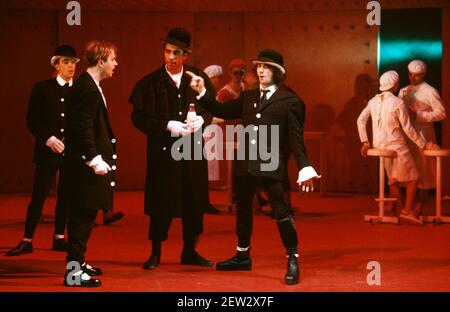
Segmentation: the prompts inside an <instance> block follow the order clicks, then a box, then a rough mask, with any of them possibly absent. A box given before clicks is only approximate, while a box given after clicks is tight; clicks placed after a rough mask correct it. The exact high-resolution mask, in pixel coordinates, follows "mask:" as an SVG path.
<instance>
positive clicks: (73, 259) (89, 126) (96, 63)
mask: <svg viewBox="0 0 450 312" xmlns="http://www.w3.org/2000/svg"><path fill="white" fill-rule="evenodd" d="M116 50H117V49H116V47H115V46H114V45H113V44H111V43H108V42H103V41H96V40H94V41H91V42H89V43H88V44H87V47H86V60H87V65H88V69H87V70H86V72H85V73H83V74H82V75H81V76H80V78H79V79H78V80H77V81H76V82H75V85H74V90H73V94H72V98H71V101H70V105H69V107H68V109H67V134H66V142H67V148H66V156H65V159H64V175H63V188H64V200H65V203H66V205H67V207H68V211H69V221H68V234H69V239H68V245H69V246H68V247H69V248H68V253H67V258H66V260H67V263H68V267H67V268H68V269H72V271H69V272H67V273H66V277H65V280H64V284H65V285H66V286H82V287H91V286H99V285H100V284H101V282H100V280H98V279H96V278H91V276H98V275H102V271H101V269H100V268H93V267H91V266H90V265H88V264H87V263H86V262H85V261H84V257H85V252H86V249H87V242H88V239H89V236H90V234H91V231H92V227H93V226H94V223H95V218H96V216H97V212H98V210H111V209H110V208H111V206H112V204H113V190H114V187H115V185H116V184H115V180H114V176H115V175H114V173H115V170H116V159H117V155H116V138H115V136H114V133H113V130H112V127H111V123H110V121H109V117H108V111H107V101H106V98H105V95H104V94H103V91H102V88H101V87H100V81H102V80H103V79H106V78H110V77H112V75H113V73H114V69H115V68H116V66H117V61H116Z"/></svg>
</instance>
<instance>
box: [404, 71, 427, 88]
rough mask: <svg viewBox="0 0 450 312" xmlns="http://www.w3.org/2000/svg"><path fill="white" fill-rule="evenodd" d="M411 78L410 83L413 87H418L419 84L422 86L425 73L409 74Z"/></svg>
mask: <svg viewBox="0 0 450 312" xmlns="http://www.w3.org/2000/svg"><path fill="white" fill-rule="evenodd" d="M408 77H409V82H410V83H411V84H412V85H413V86H416V85H418V84H421V83H422V82H423V78H424V77H425V74H424V73H420V74H414V73H411V72H410V73H409V74H408Z"/></svg>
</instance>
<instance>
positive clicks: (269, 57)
mask: <svg viewBox="0 0 450 312" xmlns="http://www.w3.org/2000/svg"><path fill="white" fill-rule="evenodd" d="M253 63H254V64H255V65H256V73H257V76H258V79H259V84H260V85H259V88H258V89H254V90H250V91H244V92H241V95H240V97H239V98H238V99H236V100H231V101H228V102H226V103H225V104H220V103H218V102H217V101H216V100H215V98H214V96H213V95H211V94H210V93H209V92H208V91H207V90H206V88H205V87H204V81H203V79H202V78H201V77H199V76H196V75H195V74H193V73H187V74H188V75H190V76H191V77H192V80H191V87H192V88H193V89H194V90H195V91H197V92H198V93H199V97H200V100H199V104H200V105H201V106H203V107H204V108H205V109H206V110H207V111H208V112H210V113H211V114H212V115H214V116H217V117H219V118H223V119H226V120H229V119H235V118H242V124H243V126H244V127H246V130H245V132H247V134H248V135H247V136H241V140H240V142H239V148H238V160H237V162H236V166H235V175H236V203H237V206H236V212H237V220H236V232H237V236H238V246H237V254H236V255H235V256H234V257H232V258H231V259H229V260H226V261H223V262H219V263H217V266H216V268H217V270H251V267H252V262H251V258H250V237H251V232H252V227H253V221H252V198H253V195H254V193H255V187H256V185H257V183H258V182H260V183H261V185H262V186H263V188H264V190H265V192H266V194H267V196H268V198H269V202H270V205H271V207H272V209H273V210H274V211H275V217H276V219H277V225H278V230H279V233H280V236H281V239H282V241H283V245H284V247H285V248H286V255H287V257H288V265H287V272H286V275H285V282H286V284H289V285H292V284H297V283H298V281H299V276H300V268H299V265H298V261H297V257H298V247H297V245H298V242H297V231H296V229H295V224H294V219H293V218H292V215H291V212H290V210H289V207H288V205H287V204H286V201H285V199H284V196H283V182H284V181H285V180H286V173H287V165H288V160H289V157H290V155H291V154H293V156H294V159H295V161H296V163H297V166H298V168H299V169H300V171H299V178H298V181H297V182H298V183H299V184H300V185H301V186H302V187H303V188H304V189H305V190H306V191H309V190H310V189H312V187H313V179H314V178H318V177H319V176H318V175H317V173H316V172H315V170H314V168H312V167H311V165H310V162H309V160H308V157H307V154H306V148H305V145H304V140H303V124H304V120H305V105H304V103H303V101H302V100H301V99H300V98H299V97H297V96H296V95H295V94H294V93H293V92H292V91H290V90H289V89H288V88H286V87H285V86H283V84H282V82H283V80H284V77H285V73H286V69H285V68H284V65H283V63H284V62H283V56H282V55H281V54H280V53H279V52H277V51H275V50H271V49H267V50H262V51H261V52H260V53H259V55H258V58H257V59H256V60H253ZM238 137H239V133H238ZM239 149H241V151H240V150H239ZM256 149H258V150H257V151H256ZM240 152H243V153H242V154H241V157H240V158H241V159H240V158H239V154H240ZM252 152H255V153H254V154H253V157H252ZM255 154H256V156H255ZM267 155H269V156H270V157H266V156H267ZM263 156H264V157H263Z"/></svg>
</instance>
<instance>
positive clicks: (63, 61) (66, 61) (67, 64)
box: [55, 57, 77, 81]
mask: <svg viewBox="0 0 450 312" xmlns="http://www.w3.org/2000/svg"><path fill="white" fill-rule="evenodd" d="M76 67H77V64H76V62H75V60H74V59H72V58H69V57H67V58H66V57H61V58H60V59H58V62H57V63H56V64H55V69H56V71H57V72H58V74H59V75H60V76H61V78H62V79H64V80H65V81H70V80H71V79H72V78H73V76H74V75H75V68H76Z"/></svg>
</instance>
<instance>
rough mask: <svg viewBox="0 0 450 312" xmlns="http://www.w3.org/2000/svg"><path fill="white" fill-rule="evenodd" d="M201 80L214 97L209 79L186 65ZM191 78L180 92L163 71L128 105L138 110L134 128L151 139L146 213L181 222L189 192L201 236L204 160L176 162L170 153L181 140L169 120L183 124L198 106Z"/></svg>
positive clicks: (137, 91) (150, 77)
mask: <svg viewBox="0 0 450 312" xmlns="http://www.w3.org/2000/svg"><path fill="white" fill-rule="evenodd" d="M184 70H185V71H186V70H189V71H192V72H194V73H195V74H197V75H201V76H202V77H203V78H204V79H205V81H206V83H207V88H208V90H210V92H214V88H213V86H212V84H211V82H210V81H209V79H208V78H207V76H206V75H205V74H204V73H203V72H202V71H200V70H199V69H197V68H194V67H190V66H186V65H184ZM189 82H190V77H188V76H187V75H185V74H184V75H183V76H182V79H181V84H180V88H179V89H178V88H177V87H176V86H175V84H174V82H173V80H172V79H171V78H170V76H169V75H168V74H167V72H166V70H165V67H164V66H162V67H160V68H159V69H157V70H156V71H154V72H152V73H151V74H149V75H147V76H145V77H144V78H142V79H141V80H140V81H139V82H138V83H137V84H136V86H135V87H134V89H133V92H132V94H131V96H130V99H129V102H130V103H131V104H133V113H132V116H131V119H132V122H133V124H134V126H135V127H136V128H137V129H139V130H140V131H142V132H143V133H144V134H146V135H147V176H146V185H145V205H144V206H145V213H146V214H148V215H151V216H152V217H153V216H159V217H162V218H171V217H177V216H180V214H181V209H182V206H183V204H184V202H183V198H182V196H181V194H183V191H186V190H187V192H190V193H191V194H192V197H193V201H194V202H193V203H192V208H193V212H192V213H194V214H195V215H196V216H198V218H197V220H199V221H198V222H199V224H198V226H197V229H196V232H197V233H196V234H199V232H201V227H202V224H201V218H200V216H201V215H202V214H203V212H204V209H205V208H206V207H207V205H208V171H207V163H206V160H205V159H202V160H186V161H176V160H174V159H173V158H172V156H171V148H172V145H173V143H174V142H175V141H176V140H177V139H178V138H173V137H171V134H170V132H169V131H167V130H166V127H167V123H168V121H169V120H178V121H182V122H184V121H185V120H186V114H187V111H188V107H189V104H190V103H194V104H195V103H197V99H196V96H197V94H196V92H194V91H193V90H192V89H191V87H190V86H189ZM196 112H197V114H202V115H203V117H204V119H205V123H207V122H208V120H210V119H211V117H210V116H206V115H204V113H206V112H205V111H204V110H202V108H201V107H200V106H198V105H196Z"/></svg>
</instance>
